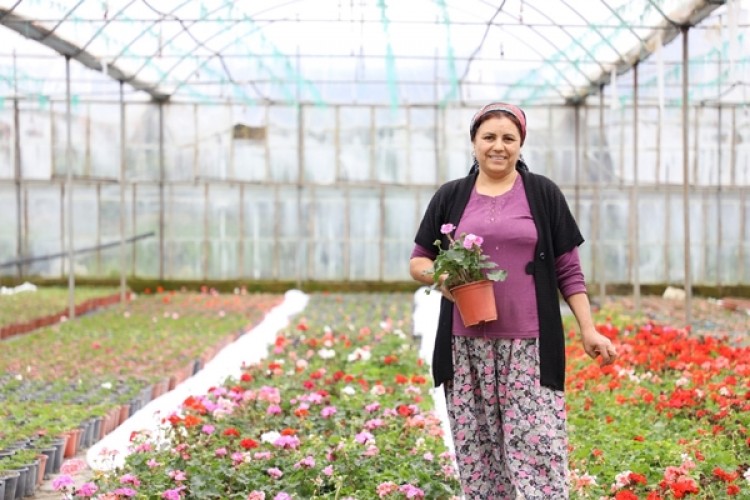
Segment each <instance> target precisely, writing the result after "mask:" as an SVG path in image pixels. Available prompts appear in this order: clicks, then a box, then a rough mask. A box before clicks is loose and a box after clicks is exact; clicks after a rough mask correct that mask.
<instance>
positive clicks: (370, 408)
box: [365, 402, 380, 413]
mask: <svg viewBox="0 0 750 500" xmlns="http://www.w3.org/2000/svg"><path fill="white" fill-rule="evenodd" d="M379 409H380V403H377V402H375V403H370V404H369V405H367V406H365V411H367V412H368V413H372V412H375V411H378V410H379Z"/></svg>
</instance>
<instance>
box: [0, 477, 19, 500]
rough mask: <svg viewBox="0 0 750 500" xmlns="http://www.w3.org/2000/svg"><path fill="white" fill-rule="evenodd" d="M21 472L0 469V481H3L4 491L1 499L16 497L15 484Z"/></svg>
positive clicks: (11, 499) (10, 499)
mask: <svg viewBox="0 0 750 500" xmlns="http://www.w3.org/2000/svg"><path fill="white" fill-rule="evenodd" d="M20 477H21V474H20V473H18V472H16V471H0V481H5V491H4V492H3V496H2V500H14V499H15V498H16V486H17V485H18V479H19V478H20Z"/></svg>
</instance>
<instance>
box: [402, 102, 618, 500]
mask: <svg viewBox="0 0 750 500" xmlns="http://www.w3.org/2000/svg"><path fill="white" fill-rule="evenodd" d="M469 134H470V138H471V142H472V144H473V156H474V164H473V165H472V169H471V171H470V172H469V174H468V175H467V176H466V177H464V178H462V179H457V180H454V181H451V182H448V183H446V184H444V185H443V186H441V187H440V188H439V189H438V191H437V192H436V193H435V195H434V196H433V198H432V200H431V201H430V204H429V206H428V208H427V210H426V212H425V214H424V217H423V219H422V222H421V224H420V227H419V230H418V232H417V235H416V238H415V243H416V245H415V248H414V251H413V252H412V257H411V261H410V272H411V275H412V277H413V278H414V279H415V280H417V281H419V282H421V283H424V284H427V285H431V284H433V276H432V274H430V271H431V269H432V263H433V260H434V258H435V257H436V256H437V248H436V247H435V246H434V245H433V242H434V241H435V240H437V239H441V240H442V247H443V248H446V247H447V246H448V241H447V237H446V236H445V235H443V234H441V233H440V226H441V225H442V224H446V223H452V224H453V225H455V226H457V228H456V230H455V234H456V235H460V234H461V233H474V234H476V235H479V236H481V237H483V238H484V243H483V245H482V248H483V250H484V253H486V254H487V255H488V256H489V258H490V260H491V261H493V262H496V263H497V264H498V265H499V266H498V267H499V268H500V269H505V270H507V271H508V277H507V279H506V280H505V281H502V282H495V283H494V287H495V300H496V302H497V304H496V305H497V310H498V319H497V320H496V321H491V322H488V323H482V324H480V325H477V326H474V327H468V328H467V327H464V326H463V323H462V321H461V318H460V316H459V313H458V310H457V308H454V307H453V298H452V297H451V294H450V291H449V290H447V289H446V287H445V286H444V285H443V281H444V280H445V276H438V277H436V279H438V280H439V282H440V285H441V291H442V293H443V298H442V300H441V306H440V318H439V320H438V330H437V335H436V339H435V348H434V351H433V362H432V371H433V376H434V379H435V386H436V387H437V386H440V385H441V384H442V385H444V389H445V396H446V402H447V405H448V416H449V420H450V424H451V432H452V434H453V441H454V443H455V447H456V460H457V463H458V468H459V473H460V477H461V483H462V487H463V490H464V494H465V496H466V498H467V499H490V498H493V499H494V498H509V499H516V498H525V499H527V500H530V499H535V498H544V499H549V498H555V499H562V498H567V497H568V486H567V482H566V474H567V435H566V430H565V419H566V414H565V399H564V395H563V389H564V384H565V380H564V379H565V350H564V348H565V345H564V344H565V340H564V335H563V327H562V319H561V316H560V307H559V299H558V290H559V291H560V292H561V293H562V295H563V297H564V298H565V300H566V301H567V303H568V305H569V306H570V308H571V310H572V311H573V314H574V315H575V317H576V320H577V322H578V326H579V329H580V331H581V340H582V342H583V347H584V349H585V350H586V352H587V353H588V355H589V356H591V357H592V358H595V357H597V356H601V362H602V364H610V363H612V362H613V361H614V359H615V357H616V351H615V349H614V347H613V346H612V344H611V342H610V341H609V339H607V338H606V337H605V336H603V335H601V334H599V333H598V332H597V331H596V330H595V329H594V324H593V321H592V319H591V309H590V306H589V301H588V297H587V295H586V288H585V284H584V279H583V274H582V272H581V266H580V260H579V256H578V246H579V245H580V244H581V243H583V237H582V236H581V233H580V232H579V230H578V226H577V224H576V222H575V220H574V219H573V216H572V215H571V213H570V210H569V209H568V205H567V202H566V201H565V198H564V196H563V194H562V193H561V191H560V189H559V188H558V187H557V186H556V185H555V184H554V183H553V182H552V181H550V180H549V179H547V178H545V177H543V176H541V175H538V174H534V173H531V172H529V170H528V168H527V167H526V165H525V164H524V163H523V161H522V160H521V158H520V153H521V146H523V143H524V140H525V139H526V115H525V114H524V112H523V111H522V110H521V109H520V108H518V107H516V106H513V105H511V104H506V103H491V104H488V105H486V106H484V107H483V108H482V109H480V110H479V111H478V112H477V113H476V114H475V115H474V117H473V118H472V120H471V124H470V127H469Z"/></svg>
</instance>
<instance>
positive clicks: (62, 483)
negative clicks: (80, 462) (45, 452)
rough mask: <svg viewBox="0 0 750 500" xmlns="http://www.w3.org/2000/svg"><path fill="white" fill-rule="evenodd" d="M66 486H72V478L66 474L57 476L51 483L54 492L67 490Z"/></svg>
mask: <svg viewBox="0 0 750 500" xmlns="http://www.w3.org/2000/svg"><path fill="white" fill-rule="evenodd" d="M68 486H73V478H72V477H70V476H69V475H67V474H63V475H61V476H57V477H56V478H55V480H54V481H52V488H54V489H55V490H62V489H63V488H67V487H68Z"/></svg>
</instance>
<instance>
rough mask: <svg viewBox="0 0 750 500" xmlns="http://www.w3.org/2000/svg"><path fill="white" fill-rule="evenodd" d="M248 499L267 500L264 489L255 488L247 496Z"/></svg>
mask: <svg viewBox="0 0 750 500" xmlns="http://www.w3.org/2000/svg"><path fill="white" fill-rule="evenodd" d="M247 500H266V494H265V493H263V492H262V491H258V490H253V491H251V492H250V494H249V495H248V496H247Z"/></svg>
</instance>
